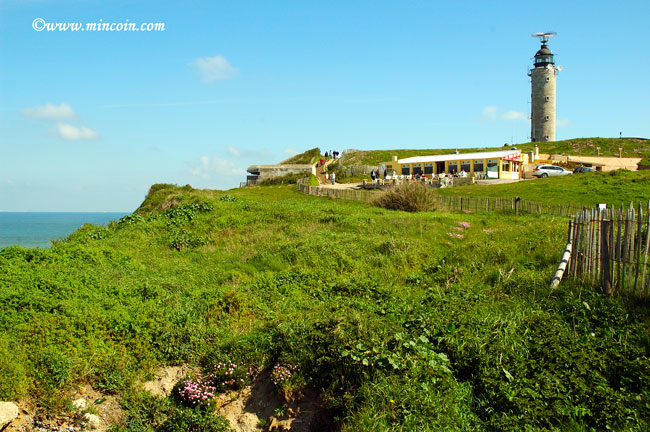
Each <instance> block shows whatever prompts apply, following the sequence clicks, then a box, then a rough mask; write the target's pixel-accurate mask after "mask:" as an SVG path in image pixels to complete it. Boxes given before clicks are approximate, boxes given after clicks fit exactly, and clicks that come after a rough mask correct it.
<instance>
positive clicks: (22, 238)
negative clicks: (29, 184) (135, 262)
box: [0, 212, 129, 248]
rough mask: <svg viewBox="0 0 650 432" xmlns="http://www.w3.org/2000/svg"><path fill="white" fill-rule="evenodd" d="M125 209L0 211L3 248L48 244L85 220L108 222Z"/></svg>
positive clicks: (105, 223)
mask: <svg viewBox="0 0 650 432" xmlns="http://www.w3.org/2000/svg"><path fill="white" fill-rule="evenodd" d="M127 214H129V213H125V212H0V248H4V247H7V246H22V247H27V248H36V247H39V248H49V247H50V246H52V240H58V239H62V238H65V237H67V236H68V235H70V234H72V233H73V232H75V231H76V230H77V229H79V228H80V227H81V226H83V225H84V224H86V223H89V224H93V225H107V224H108V223H109V222H110V221H113V220H114V221H117V220H118V219H119V218H121V217H122V216H125V215H127Z"/></svg>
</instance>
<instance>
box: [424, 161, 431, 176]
mask: <svg viewBox="0 0 650 432" xmlns="http://www.w3.org/2000/svg"><path fill="white" fill-rule="evenodd" d="M424 173H425V174H433V164H432V163H427V164H424Z"/></svg>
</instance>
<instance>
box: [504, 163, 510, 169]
mask: <svg viewBox="0 0 650 432" xmlns="http://www.w3.org/2000/svg"><path fill="white" fill-rule="evenodd" d="M503 171H510V162H504V163H503Z"/></svg>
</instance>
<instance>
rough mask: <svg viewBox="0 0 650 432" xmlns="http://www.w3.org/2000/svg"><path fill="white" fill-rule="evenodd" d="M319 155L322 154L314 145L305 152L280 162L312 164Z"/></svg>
mask: <svg viewBox="0 0 650 432" xmlns="http://www.w3.org/2000/svg"><path fill="white" fill-rule="evenodd" d="M321 156H322V155H321V154H320V149H319V148H318V147H316V148H313V149H311V150H307V151H306V152H303V153H300V154H297V155H295V156H292V157H290V158H289V159H287V160H284V161H282V162H280V163H281V164H313V163H316V161H317V160H318V159H320V158H321Z"/></svg>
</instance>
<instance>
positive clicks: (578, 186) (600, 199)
mask: <svg viewBox="0 0 650 432" xmlns="http://www.w3.org/2000/svg"><path fill="white" fill-rule="evenodd" d="M438 193H440V194H441V195H460V196H473V197H482V198H486V197H489V198H496V197H502V198H512V197H516V196H518V197H521V198H524V199H526V200H530V201H536V202H541V203H544V204H577V205H584V206H588V207H593V206H596V205H597V204H599V203H604V204H614V205H616V206H620V205H621V204H624V205H626V206H627V205H629V204H630V202H634V203H638V202H641V203H642V204H643V205H644V206H645V205H646V204H647V202H648V200H649V199H650V172H648V171H624V170H616V171H609V172H593V173H586V174H572V175H567V176H562V177H549V178H545V179H533V180H527V181H523V182H517V183H507V184H497V185H468V186H460V187H453V188H444V189H438Z"/></svg>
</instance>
